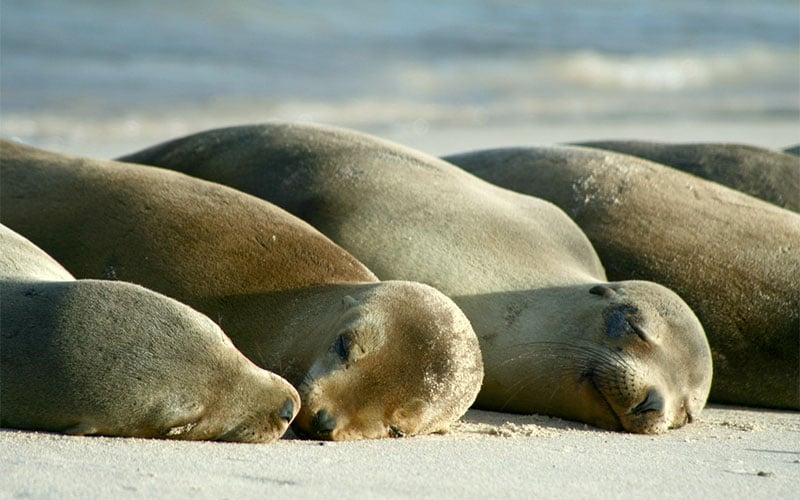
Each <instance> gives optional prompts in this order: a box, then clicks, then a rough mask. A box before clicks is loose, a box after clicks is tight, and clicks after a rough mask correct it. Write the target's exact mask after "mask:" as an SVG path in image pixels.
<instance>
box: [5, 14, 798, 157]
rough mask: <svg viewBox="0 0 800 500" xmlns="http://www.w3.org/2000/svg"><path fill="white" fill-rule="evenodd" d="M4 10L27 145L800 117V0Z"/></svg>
mask: <svg viewBox="0 0 800 500" xmlns="http://www.w3.org/2000/svg"><path fill="white" fill-rule="evenodd" d="M0 5H1V6H0V113H1V116H2V118H0V120H2V121H0V134H2V135H3V136H6V137H9V136H12V137H18V138H22V139H24V140H30V141H32V142H36V140H37V138H41V137H44V136H47V135H48V134H49V135H55V136H58V135H59V134H61V135H64V136H65V137H67V138H69V134H75V133H78V131H79V130H81V127H83V128H84V130H88V131H89V132H86V133H89V134H97V133H99V132H98V130H100V131H102V130H106V131H108V133H112V132H113V131H115V130H116V131H117V133H125V134H129V135H136V134H145V135H146V134H147V133H148V130H143V128H144V129H147V128H151V129H153V130H150V132H155V133H161V134H163V135H169V134H170V133H172V132H181V131H186V130H190V129H192V127H193V125H194V124H195V123H203V124H206V123H209V124H213V123H215V122H214V118H215V117H218V119H219V121H220V122H223V121H225V122H230V121H235V120H236V119H237V117H240V118H241V119H242V120H248V121H252V120H260V119H264V120H267V119H289V120H314V121H324V122H329V123H336V124H342V125H352V126H356V127H361V128H368V129H369V128H371V127H372V128H374V127H379V126H391V125H392V124H395V125H396V124H408V123H412V124H414V123H416V124H423V125H424V127H427V128H432V127H447V126H450V125H452V124H465V123H468V124H475V125H477V126H493V125H502V126H506V127H513V126H515V125H516V124H530V123H539V124H542V123H548V122H552V123H564V122H565V121H566V122H567V123H569V122H570V121H574V122H576V123H586V122H592V121H594V122H597V123H607V122H609V121H613V120H622V119H634V118H635V119H641V120H676V119H680V120H701V121H702V120H708V119H710V120H716V121H742V122H744V121H748V120H755V121H758V120H761V121H763V120H783V121H784V122H785V121H786V120H794V119H798V120H800V3H798V2H797V0H762V1H753V0H706V1H703V0H611V1H592V0H560V1H558V2H556V1H543V0H530V1H522V0H404V1H391V2H380V1H372V0H347V1H338V2H334V1H326V0H307V1H288V0H286V1H267V0H227V1H219V0H192V1H180V0H159V1H135V0H72V1H68V0H2V4H0ZM120 130H121V131H122V132H120ZM799 135H800V134H799ZM164 138H165V139H166V138H168V137H164ZM798 139H799V140H800V136H799V137H798ZM67 140H68V139H67Z"/></svg>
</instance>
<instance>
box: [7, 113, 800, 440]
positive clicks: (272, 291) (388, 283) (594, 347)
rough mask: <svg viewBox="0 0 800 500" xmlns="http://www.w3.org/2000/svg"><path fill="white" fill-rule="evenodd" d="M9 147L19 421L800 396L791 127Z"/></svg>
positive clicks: (662, 421) (184, 429) (625, 411)
mask: <svg viewBox="0 0 800 500" xmlns="http://www.w3.org/2000/svg"><path fill="white" fill-rule="evenodd" d="M0 146H1V147H2V150H1V151H0V223H2V225H3V226H2V227H0V248H1V249H2V250H1V251H2V255H3V258H2V262H0V291H1V293H2V297H0V320H2V330H0V334H1V335H2V339H0V342H1V343H2V344H0V357H1V358H2V377H0V398H1V399H0V423H1V424H2V425H3V426H6V427H15V428H22V429H38V430H48V431H57V432H67V433H74V434H104V435H119V436H140V437H162V438H177V439H222V440H235V441H249V442H264V441H271V440H274V439H277V438H279V437H280V436H281V435H282V434H283V433H284V432H285V431H286V429H287V427H288V426H289V423H290V422H291V424H292V427H293V429H294V431H295V432H296V434H298V435H300V436H301V437H310V438H315V439H333V440H345V439H368V438H381V437H400V436H411V435H418V434H426V433H432V432H444V431H446V430H447V429H448V427H449V425H450V424H451V423H453V422H454V421H456V420H457V419H458V418H460V417H461V416H462V415H463V414H464V412H466V410H467V409H468V408H469V407H470V406H475V407H479V408H484V409H491V410H497V411H510V412H519V413H543V414H548V415H553V416H558V417H563V418H567V419H572V420H578V421H582V422H586V423H589V424H592V425H595V426H598V427H603V428H606V429H612V430H624V431H629V432H638V433H659V432H664V431H666V430H667V429H670V428H676V427H680V426H682V425H684V424H685V423H687V422H689V421H691V420H692V419H693V418H695V417H696V416H697V415H698V414H699V413H700V412H701V410H702V409H703V407H704V405H705V403H706V399H707V398H708V397H709V391H710V397H711V399H712V400H713V401H719V402H725V403H738V404H747V405H757V406H767V407H774V408H788V409H800V374H799V373H798V366H800V339H799V338H798V331H800V321H799V319H798V317H799V316H800V215H798V214H797V213H796V212H793V211H792V210H795V211H796V209H797V205H798V200H797V197H798V194H797V193H798V191H796V190H794V191H793V189H792V186H797V183H798V182H800V159H798V158H797V157H795V156H792V155H790V154H787V153H783V152H777V151H770V150H764V149H757V148H749V147H747V148H746V147H742V146H736V145H720V144H709V145H660V144H650V143H602V144H601V143H597V144H593V145H592V147H586V146H581V147H578V146H554V147H547V148H526V149H506V150H491V151H478V152H473V153H466V154H460V155H455V156H450V157H447V158H444V159H438V158H434V157H431V156H428V155H425V154H423V153H420V152H417V151H414V150H412V149H408V148H405V147H402V146H399V145H397V144H393V143H390V142H387V141H383V140H381V139H378V138H375V137H371V136H368V135H365V134H362V133H357V132H353V131H348V130H343V129H338V128H332V127H322V126H313V125H297V124H269V125H259V126H245V127H233V128H227V129H219V130H212V131H208V132H203V133H200V134H195V135H192V136H188V137H185V138H181V139H177V140H173V141H170V142H167V143H163V144H160V145H157V146H154V147H152V148H149V149H146V150H143V151H140V152H138V153H134V154H131V155H128V156H125V157H122V158H120V159H119V160H118V161H104V160H93V159H85V158H75V157H69V156H65V155H61V154H56V153H51V152H46V151H42V150H38V149H34V148H31V147H28V146H24V145H21V144H17V143H12V142H3V143H2V144H1V145H0ZM613 150H620V151H625V152H627V153H629V154H632V155H636V156H638V157H634V156H630V155H629V154H623V153H619V152H614V151H613ZM651 156H652V157H653V160H655V161H657V162H658V163H655V162H654V161H649V160H647V159H646V158H650V157H651ZM673 160H674V161H673ZM719 163H724V165H725V166H727V167H729V168H728V169H724V168H721V167H718V166H717V165H718V164H719ZM667 165H671V166H667ZM678 168H680V169H685V170H687V171H690V172H693V173H695V174H697V175H700V176H704V177H706V179H701V178H699V177H697V176H695V175H690V174H687V173H684V172H680V171H679V170H677V169H678ZM701 170H702V173H701V172H700V171H701ZM731 170H733V171H736V172H738V173H737V174H736V175H731V172H730V171H731ZM759 176H760V177H759ZM761 178H764V179H770V182H771V184H768V185H767V183H766V182H759V181H758V180H754V179H761ZM487 181H488V182H487ZM715 181H716V182H715ZM490 182H491V184H490ZM722 183H727V184H728V186H729V187H725V186H723V185H722ZM792 183H794V184H792ZM770 186H774V188H771V187H770ZM736 189H740V190H742V191H747V190H748V189H755V190H756V191H755V192H752V191H751V193H752V194H753V195H755V196H762V197H766V199H768V200H770V201H771V202H772V203H768V202H765V201H761V200H759V199H756V198H754V197H753V196H749V195H747V194H743V193H742V192H739V191H736ZM776 204H780V205H781V206H782V207H785V208H781V207H779V206H777V205H776ZM595 249H596V250H595ZM62 266H63V267H62ZM604 266H605V268H604ZM606 270H607V271H608V275H606ZM76 278H77V279H76ZM609 278H611V279H613V280H615V281H609V280H608V279H609ZM223 332H224V333H223ZM709 344H710V346H709ZM712 360H713V371H714V376H713V382H712ZM290 384H291V385H290Z"/></svg>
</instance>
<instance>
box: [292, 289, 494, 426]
mask: <svg viewBox="0 0 800 500" xmlns="http://www.w3.org/2000/svg"><path fill="white" fill-rule="evenodd" d="M361 288H362V291H361V292H359V293H351V294H349V295H345V296H343V298H342V301H341V312H340V314H338V315H337V316H336V319H335V321H333V323H332V324H329V325H324V327H325V328H326V329H327V331H328V333H327V334H326V338H327V339H328V341H327V344H326V348H325V350H324V352H323V353H322V354H321V355H320V356H319V357H318V358H317V359H316V360H315V362H314V363H313V365H312V366H311V368H310V370H309V371H308V373H307V374H306V376H305V378H304V380H303V382H302V383H301V384H300V386H299V391H300V394H301V397H302V398H303V403H302V407H301V410H300V413H299V414H298V416H297V419H296V420H295V423H294V428H295V430H296V431H297V432H298V434H300V435H303V436H308V437H313V438H317V439H330V440H353V439H370V438H382V437H402V436H410V435H415V434H426V433H432V432H444V431H446V430H447V429H448V427H449V425H450V423H452V422H453V421H455V420H456V419H458V418H459V417H460V416H461V415H463V414H464V413H465V412H466V411H467V409H468V408H469V406H470V405H471V404H472V402H473V401H474V400H475V397H476V396H477V394H478V391H479V389H480V385H481V380H482V378H483V363H482V359H481V353H480V348H479V345H478V341H477V337H476V336H475V333H474V331H473V330H472V327H471V325H470V323H469V320H467V318H466V316H464V314H463V313H462V312H461V310H460V309H459V308H458V307H457V306H456V305H455V304H454V303H453V302H452V301H451V300H450V299H449V298H447V297H445V296H444V295H443V294H442V293H440V292H438V291H437V290H435V289H433V288H431V287H429V286H427V285H422V284H419V283H411V282H402V281H387V282H382V283H374V284H365V285H364V286H362V287H361Z"/></svg>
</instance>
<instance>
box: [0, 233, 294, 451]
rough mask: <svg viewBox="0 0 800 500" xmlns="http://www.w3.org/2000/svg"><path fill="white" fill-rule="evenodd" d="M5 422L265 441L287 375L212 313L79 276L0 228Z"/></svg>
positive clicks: (75, 430)
mask: <svg viewBox="0 0 800 500" xmlns="http://www.w3.org/2000/svg"><path fill="white" fill-rule="evenodd" d="M0 249H2V255H3V257H2V260H0V296H1V297H0V343H1V344H2V350H0V370H1V373H0V423H1V424H2V425H3V426H4V427H15V428H19V429H32V430H46V431H56V432H65V433H68V434H102V435H108V436H133V437H148V438H172V439H211V440H213V439H220V440H226V441H246V442H268V441H273V440H275V439H278V438H279V437H280V436H281V435H283V433H284V432H286V429H287V428H288V427H289V422H290V421H291V420H292V419H293V418H294V416H295V414H296V412H297V410H298V408H299V405H300V398H299V395H298V394H297V391H296V390H295V389H294V388H293V387H292V386H291V385H289V383H288V382H287V381H285V380H284V379H282V378H280V377H278V376H277V375H275V374H272V373H270V372H268V371H266V370H262V369H261V368H258V367H257V366H255V365H254V364H253V363H252V362H250V361H249V360H248V359H247V358H245V357H244V356H243V355H242V354H241V353H240V352H239V351H237V350H236V348H235V347H234V346H233V344H232V343H231V341H230V340H229V339H228V338H227V337H226V336H225V334H224V333H223V332H222V330H220V328H219V327H218V326H217V325H216V324H214V322H212V321H211V320H210V319H209V318H208V317H206V316H204V315H203V314H200V313H199V312H197V311H194V310H193V309H191V308H189V307H188V306H185V305H183V304H181V303H179V302H176V301H175V300H172V299H170V298H167V297H165V296H163V295H160V294H158V293H155V292H152V291H150V290H147V289H145V288H142V287H140V286H137V285H133V284H130V283H123V282H112V281H102V280H75V279H74V278H73V277H72V275H70V274H69V273H68V272H67V271H66V270H65V269H64V268H63V267H61V266H60V265H59V264H58V263H57V262H56V261H54V260H53V259H52V258H50V256H48V255H47V254H46V253H45V252H43V251H42V250H40V249H39V248H37V247H36V246H35V245H33V244H32V243H31V242H30V241H28V240H27V239H25V238H23V237H22V236H20V235H18V234H17V233H15V232H13V231H11V230H10V229H8V228H6V227H5V226H0Z"/></svg>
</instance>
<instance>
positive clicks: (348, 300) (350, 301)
mask: <svg viewBox="0 0 800 500" xmlns="http://www.w3.org/2000/svg"><path fill="white" fill-rule="evenodd" d="M357 305H358V300H356V299H354V298H353V297H352V296H350V295H345V296H344V297H342V307H344V308H345V309H350V308H351V307H355V306H357Z"/></svg>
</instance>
